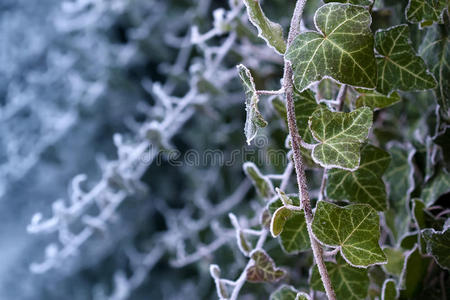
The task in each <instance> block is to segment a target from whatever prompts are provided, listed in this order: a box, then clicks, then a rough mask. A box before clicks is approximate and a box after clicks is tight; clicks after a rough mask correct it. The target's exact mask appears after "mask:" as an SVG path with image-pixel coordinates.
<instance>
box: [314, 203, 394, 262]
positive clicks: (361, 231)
mask: <svg viewBox="0 0 450 300" xmlns="http://www.w3.org/2000/svg"><path fill="white" fill-rule="evenodd" d="M312 231H313V233H314V235H315V236H316V238H317V239H318V240H319V241H320V242H321V243H322V244H324V245H327V246H330V247H337V248H339V249H340V252H341V254H342V256H343V257H344V258H345V260H346V261H347V262H348V263H350V264H351V265H353V266H357V267H367V266H370V265H374V264H384V263H386V256H385V254H384V253H383V250H381V248H380V246H379V244H378V240H379V239H380V221H379V217H378V214H377V211H376V210H374V209H373V208H372V207H371V206H370V205H368V204H351V205H348V206H346V207H339V206H337V205H335V204H333V203H329V202H324V201H319V202H318V204H317V208H316V213H315V215H314V220H313V223H312Z"/></svg>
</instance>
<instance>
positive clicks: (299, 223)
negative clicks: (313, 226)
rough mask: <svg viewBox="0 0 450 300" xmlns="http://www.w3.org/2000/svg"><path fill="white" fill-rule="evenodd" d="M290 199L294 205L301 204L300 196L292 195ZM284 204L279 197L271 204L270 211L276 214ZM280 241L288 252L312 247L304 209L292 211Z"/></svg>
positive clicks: (296, 251) (301, 250) (297, 251)
mask: <svg viewBox="0 0 450 300" xmlns="http://www.w3.org/2000/svg"><path fill="white" fill-rule="evenodd" d="M290 199H291V200H292V203H293V205H296V206H299V205H300V200H299V199H298V197H290ZM282 205H283V204H282V203H281V200H280V199H277V200H275V201H273V202H272V203H271V204H270V205H269V211H272V213H273V214H275V212H276V211H278V209H280V208H281V207H282ZM274 217H275V216H274ZM279 241H280V244H281V247H282V249H283V250H284V251H285V252H286V253H287V254H298V253H299V252H303V251H308V250H310V249H311V243H310V240H309V235H308V230H307V228H306V220H305V213H304V212H303V211H291V215H290V217H289V218H288V219H287V220H286V222H285V223H284V226H283V230H282V231H281V233H280V236H279Z"/></svg>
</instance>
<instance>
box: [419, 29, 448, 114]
mask: <svg viewBox="0 0 450 300" xmlns="http://www.w3.org/2000/svg"><path fill="white" fill-rule="evenodd" d="M419 54H420V56H421V57H422V58H423V59H424V60H425V62H426V64H427V65H428V67H429V68H430V71H431V72H433V74H434V76H435V77H436V78H437V80H438V87H437V89H436V90H435V93H436V96H437V98H438V103H439V105H440V106H441V110H442V112H444V113H445V114H446V115H447V117H449V118H450V115H449V114H450V111H449V110H450V80H448V79H449V78H450V63H449V62H450V38H449V36H448V29H446V28H445V25H441V26H437V25H436V26H433V27H430V28H429V29H428V30H427V33H426V34H425V37H424V38H423V42H422V44H421V45H420V48H419Z"/></svg>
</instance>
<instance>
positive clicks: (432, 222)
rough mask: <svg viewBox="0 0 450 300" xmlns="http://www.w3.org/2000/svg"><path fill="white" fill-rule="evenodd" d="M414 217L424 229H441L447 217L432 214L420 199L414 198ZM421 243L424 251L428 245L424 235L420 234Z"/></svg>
mask: <svg viewBox="0 0 450 300" xmlns="http://www.w3.org/2000/svg"><path fill="white" fill-rule="evenodd" d="M411 202H412V209H411V213H412V217H413V219H414V222H415V223H416V226H417V228H418V229H419V230H422V229H436V230H441V229H442V227H443V226H444V223H445V219H444V218H442V217H435V216H434V215H432V214H431V213H430V212H429V211H428V209H427V208H426V206H425V203H423V202H422V201H421V200H420V199H412V201H411ZM419 245H420V249H421V250H422V251H424V250H425V248H426V245H425V241H424V239H423V236H422V235H420V234H419Z"/></svg>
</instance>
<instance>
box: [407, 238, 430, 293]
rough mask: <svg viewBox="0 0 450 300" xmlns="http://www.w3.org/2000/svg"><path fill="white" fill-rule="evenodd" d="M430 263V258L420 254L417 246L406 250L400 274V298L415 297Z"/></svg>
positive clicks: (420, 288)
mask: <svg viewBox="0 0 450 300" xmlns="http://www.w3.org/2000/svg"><path fill="white" fill-rule="evenodd" d="M430 263H431V258H430V257H424V256H422V255H421V254H420V251H419V248H418V247H417V246H416V247H414V248H413V249H412V250H411V251H409V252H408V254H407V255H406V261H405V265H404V267H403V271H402V274H401V276H400V287H401V289H402V291H401V294H402V299H415V296H416V295H417V294H418V293H420V292H421V290H422V288H423V286H422V282H423V279H424V278H425V276H426V274H427V273H428V268H429V265H430Z"/></svg>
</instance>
